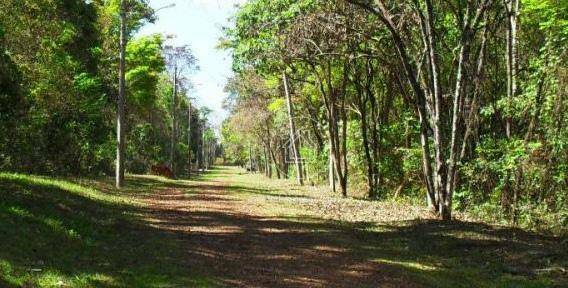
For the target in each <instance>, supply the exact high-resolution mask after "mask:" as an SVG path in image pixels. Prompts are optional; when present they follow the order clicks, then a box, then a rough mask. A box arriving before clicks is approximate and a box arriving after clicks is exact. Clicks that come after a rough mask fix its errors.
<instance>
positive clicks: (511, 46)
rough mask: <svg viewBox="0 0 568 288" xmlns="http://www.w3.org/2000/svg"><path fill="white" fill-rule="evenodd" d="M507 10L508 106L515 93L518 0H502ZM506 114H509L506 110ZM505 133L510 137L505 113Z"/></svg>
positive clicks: (509, 128)
mask: <svg viewBox="0 0 568 288" xmlns="http://www.w3.org/2000/svg"><path fill="white" fill-rule="evenodd" d="M504 4H505V9H506V11H507V20H508V21H507V100H508V106H509V107H508V108H510V106H511V105H512V101H513V98H514V97H515V96H516V94H517V16H518V10H519V0H504ZM507 114H510V113H509V112H507ZM505 121H506V122H505V133H506V135H507V138H511V137H512V131H511V130H512V127H511V126H512V121H513V120H512V118H511V116H510V115H507V117H506V119H505Z"/></svg>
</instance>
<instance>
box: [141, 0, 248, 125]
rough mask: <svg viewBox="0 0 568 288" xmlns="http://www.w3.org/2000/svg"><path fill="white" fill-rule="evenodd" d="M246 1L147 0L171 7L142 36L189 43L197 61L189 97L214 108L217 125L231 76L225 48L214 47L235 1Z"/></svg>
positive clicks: (212, 117) (227, 21)
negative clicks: (171, 6)
mask: <svg viewBox="0 0 568 288" xmlns="http://www.w3.org/2000/svg"><path fill="white" fill-rule="evenodd" d="M245 1H246V0H150V1H149V2H150V5H151V6H152V7H153V8H155V9H157V8H160V7H163V6H166V5H168V4H171V3H175V4H176V6H175V7H173V8H167V9H163V10H160V11H158V12H157V14H158V20H157V21H156V23H155V24H148V25H146V26H145V27H144V28H142V30H141V31H140V34H141V35H148V34H153V33H160V34H167V35H174V36H175V37H174V38H173V39H170V40H168V42H167V44H170V45H189V46H190V47H191V49H192V50H193V52H194V54H195V55H196V56H197V58H198V60H199V67H200V68H201V69H200V71H198V72H195V73H193V74H192V75H191V76H190V78H191V80H192V83H193V84H194V90H193V91H192V92H191V94H192V95H191V97H196V98H197V100H196V102H197V103H196V104H197V105H198V106H207V107H209V108H211V109H212V110H213V113H211V116H210V118H211V119H210V121H211V123H212V124H213V125H215V126H218V125H219V124H220V123H221V122H222V121H223V119H224V118H225V117H226V112H225V111H223V108H222V107H221V106H222V102H223V99H224V98H225V96H226V94H225V93H224V92H223V89H224V86H225V83H226V81H227V78H228V77H230V76H231V75H232V72H231V64H232V61H231V57H230V55H229V53H227V52H226V51H220V50H217V49H215V47H216V46H217V44H218V42H219V38H220V37H221V36H222V31H221V28H222V27H224V26H227V25H229V18H230V17H231V16H232V15H233V14H234V13H235V11H236V8H235V5H236V4H242V3H244V2H245Z"/></svg>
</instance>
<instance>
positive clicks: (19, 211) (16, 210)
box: [8, 206, 33, 217]
mask: <svg viewBox="0 0 568 288" xmlns="http://www.w3.org/2000/svg"><path fill="white" fill-rule="evenodd" d="M8 212H9V213H11V214H13V215H14V216H18V217H33V215H32V213H30V211H28V210H26V209H23V208H21V207H17V206H12V207H10V208H8Z"/></svg>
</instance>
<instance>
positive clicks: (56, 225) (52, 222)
mask: <svg viewBox="0 0 568 288" xmlns="http://www.w3.org/2000/svg"><path fill="white" fill-rule="evenodd" d="M38 220H40V221H41V222H43V223H44V224H45V225H47V226H49V227H51V228H52V229H53V230H54V231H56V232H63V233H64V234H65V235H67V237H69V238H70V239H80V238H81V236H80V235H79V233H77V232H76V231H75V230H73V229H67V228H65V226H63V222H61V221H60V220H57V219H53V218H41V219H38Z"/></svg>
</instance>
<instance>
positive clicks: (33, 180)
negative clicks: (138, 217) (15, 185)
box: [0, 173, 127, 203]
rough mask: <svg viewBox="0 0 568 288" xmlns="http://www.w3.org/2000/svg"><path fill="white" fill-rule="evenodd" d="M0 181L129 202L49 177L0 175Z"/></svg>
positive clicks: (14, 174) (103, 199)
mask: <svg viewBox="0 0 568 288" xmlns="http://www.w3.org/2000/svg"><path fill="white" fill-rule="evenodd" d="M0 180H10V181H18V182H23V183H26V184H32V185H39V186H45V187H50V188H56V189H60V190H64V191H67V192H70V193H73V194H76V195H80V196H84V197H87V198H90V199H93V200H97V201H103V202H110V203H117V202H127V201H126V200H125V199H123V198H122V197H118V196H113V195H108V194H105V193H102V192H101V191H99V190H97V189H94V188H90V187H85V186H81V185H79V184H76V183H72V182H69V181H65V180H58V179H51V178H47V177H41V176H33V175H24V174H17V173H0Z"/></svg>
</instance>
